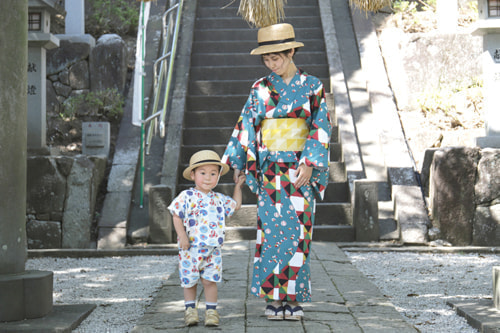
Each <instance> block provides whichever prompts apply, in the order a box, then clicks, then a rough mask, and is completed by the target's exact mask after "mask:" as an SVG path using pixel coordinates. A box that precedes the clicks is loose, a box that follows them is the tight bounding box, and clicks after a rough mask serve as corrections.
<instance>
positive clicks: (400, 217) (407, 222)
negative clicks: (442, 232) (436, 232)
mask: <svg viewBox="0 0 500 333" xmlns="http://www.w3.org/2000/svg"><path fill="white" fill-rule="evenodd" d="M393 197H394V216H395V218H396V220H397V221H398V224H399V227H400V229H401V241H402V242H404V243H405V244H425V243H427V241H428V238H427V230H428V227H429V226H430V221H429V216H428V214H427V209H426V208H425V203H424V199H423V197H422V191H421V189H420V187H418V186H393Z"/></svg>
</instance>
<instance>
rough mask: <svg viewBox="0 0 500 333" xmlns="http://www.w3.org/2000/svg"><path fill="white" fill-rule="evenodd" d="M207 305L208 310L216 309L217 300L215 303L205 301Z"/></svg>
mask: <svg viewBox="0 0 500 333" xmlns="http://www.w3.org/2000/svg"><path fill="white" fill-rule="evenodd" d="M205 304H206V305H207V310H210V309H212V310H216V309H217V302H215V303H211V302H206V303H205Z"/></svg>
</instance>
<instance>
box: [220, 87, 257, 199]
mask: <svg viewBox="0 0 500 333" xmlns="http://www.w3.org/2000/svg"><path fill="white" fill-rule="evenodd" d="M254 87H255V85H254ZM254 87H253V88H252V91H251V93H250V96H248V99H247V102H246V103H245V106H244V107H243V110H242V111H241V115H240V117H239V118H238V122H237V123H236V126H235V127H234V130H233V133H232V135H231V138H230V139H229V143H228V145H227V147H226V151H225V152H224V155H223V156H222V163H226V164H228V165H229V166H230V167H231V168H233V169H238V170H246V171H245V173H246V175H247V179H246V183H247V184H248V186H249V188H250V190H252V192H254V193H257V190H258V176H257V147H256V140H255V138H256V135H255V133H256V132H255V125H254V123H255V118H254V114H255V113H256V111H255V110H256V106H255V105H256V103H258V102H256V101H257V97H256V95H255V88H254Z"/></svg>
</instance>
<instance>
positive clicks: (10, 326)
mask: <svg viewBox="0 0 500 333" xmlns="http://www.w3.org/2000/svg"><path fill="white" fill-rule="evenodd" d="M95 307H96V306H95V305H94V304H67V305H54V308H53V309H52V311H51V312H50V313H49V314H47V315H46V316H44V317H43V318H35V319H26V320H21V321H11V322H4V323H1V322H0V332H2V333H33V332H43V333H52V332H53V333H61V332H73V331H74V329H76V328H77V327H78V325H80V323H81V322H82V321H83V320H84V319H85V318H87V317H88V315H89V314H90V313H91V312H92V311H93V310H94V309H95Z"/></svg>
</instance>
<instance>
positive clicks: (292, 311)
mask: <svg viewBox="0 0 500 333" xmlns="http://www.w3.org/2000/svg"><path fill="white" fill-rule="evenodd" d="M284 310H285V320H301V319H302V317H304V310H303V309H302V307H301V306H300V305H297V306H296V307H294V308H292V307H291V306H290V304H286V305H285V308H284Z"/></svg>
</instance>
